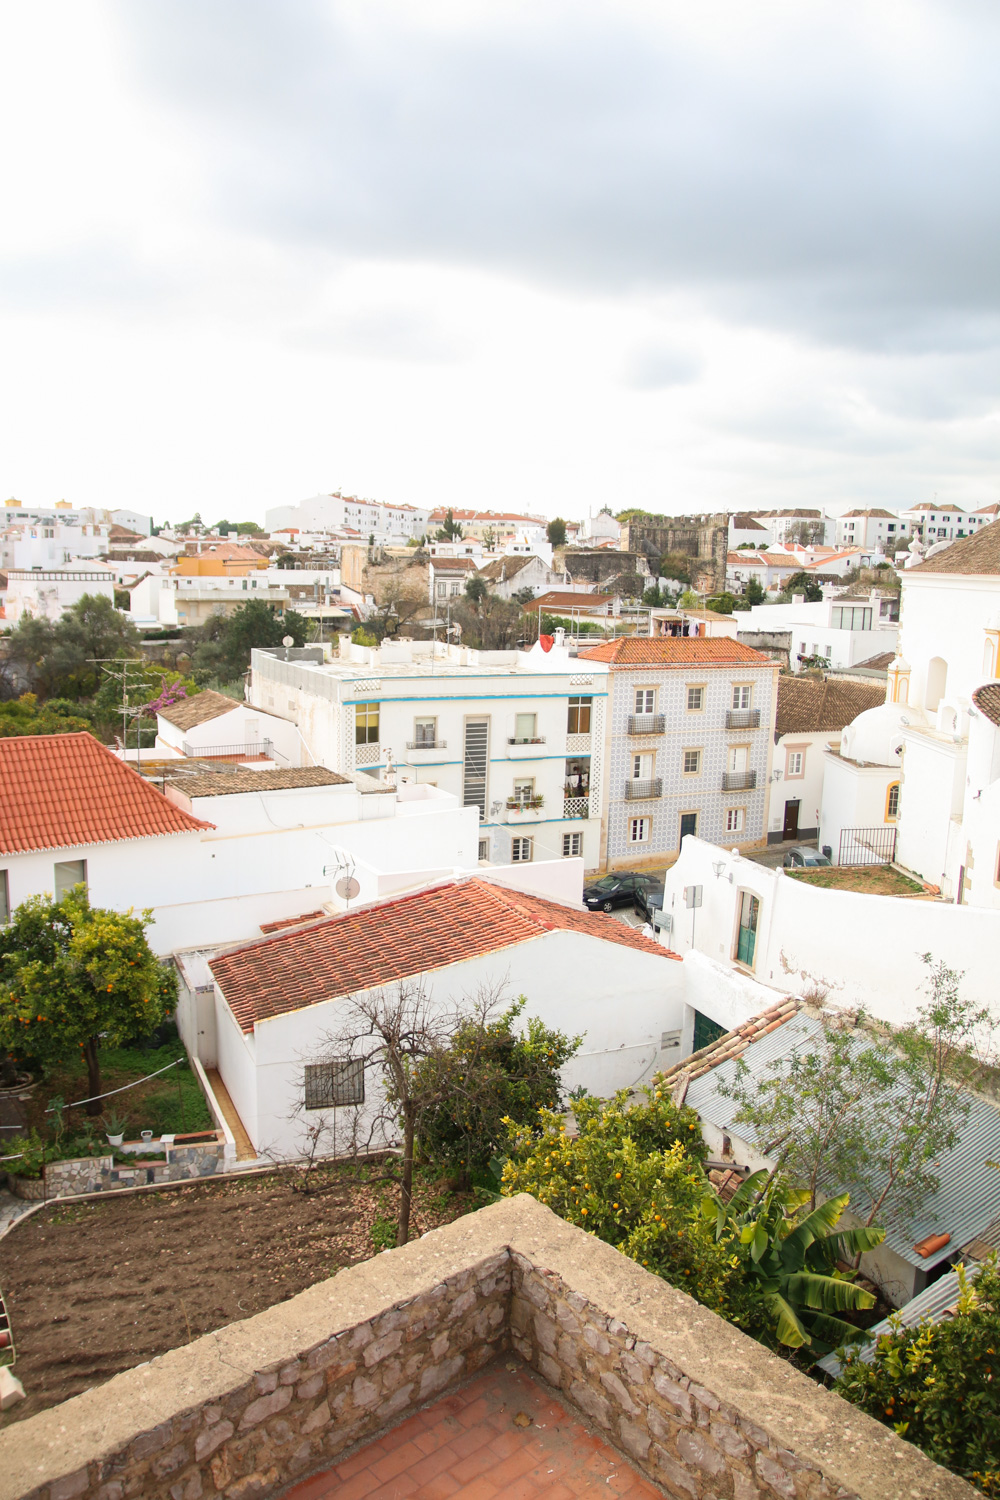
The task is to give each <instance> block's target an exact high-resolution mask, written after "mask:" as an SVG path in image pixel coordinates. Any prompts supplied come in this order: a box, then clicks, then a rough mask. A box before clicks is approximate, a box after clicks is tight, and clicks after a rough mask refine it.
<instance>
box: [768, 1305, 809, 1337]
mask: <svg viewBox="0 0 1000 1500" xmlns="http://www.w3.org/2000/svg"><path fill="white" fill-rule="evenodd" d="M764 1301H765V1302H766V1303H767V1306H768V1307H769V1309H770V1311H771V1312H772V1313H773V1315H774V1319H775V1322H776V1324H777V1327H776V1329H775V1332H776V1333H777V1336H778V1342H779V1344H784V1345H785V1346H786V1347H787V1348H789V1349H801V1348H802V1345H803V1344H808V1343H809V1335H808V1333H807V1332H806V1330H805V1329H804V1328H803V1326H802V1324H801V1323H800V1322H799V1320H798V1318H797V1317H796V1315H795V1310H794V1308H791V1307H789V1305H788V1303H787V1302H786V1301H785V1299H784V1297H782V1295H781V1293H780V1292H765V1294H764Z"/></svg>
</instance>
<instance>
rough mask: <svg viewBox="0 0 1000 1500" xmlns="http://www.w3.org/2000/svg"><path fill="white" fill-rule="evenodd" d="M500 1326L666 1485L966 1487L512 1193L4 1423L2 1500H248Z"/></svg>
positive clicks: (922, 1491)
mask: <svg viewBox="0 0 1000 1500" xmlns="http://www.w3.org/2000/svg"><path fill="white" fill-rule="evenodd" d="M510 1341H512V1342H513V1345H514V1347H515V1348H516V1349H517V1350H518V1351H519V1352H520V1353H521V1354H522V1355H523V1357H524V1358H525V1359H526V1360H527V1361H528V1362H529V1363H530V1364H531V1365H532V1366H533V1367H534V1368H535V1369H536V1370H537V1371H538V1372H539V1374H540V1375H542V1376H543V1377H544V1378H545V1379H546V1380H549V1381H550V1382H551V1383H552V1384H553V1385H556V1386H558V1387H559V1388H560V1389H561V1390H562V1391H564V1392H565V1393H566V1395H567V1397H568V1399H569V1400H570V1401H573V1402H576V1404H577V1405H578V1406H580V1407H581V1408H582V1409H583V1411H584V1412H585V1413H586V1414H587V1415H588V1416H589V1417H590V1419H591V1420H592V1421H593V1422H594V1423H595V1424H596V1425H597V1426H598V1427H600V1428H601V1429H602V1430H603V1431H604V1432H606V1433H607V1434H608V1435H609V1436H610V1437H611V1438H612V1440H613V1441H615V1442H617V1443H618V1444H620V1445H621V1446H622V1447H623V1448H624V1449H625V1450H626V1451H627V1452H628V1453H629V1454H630V1455H631V1457H632V1458H633V1459H634V1460H635V1461H636V1463H637V1464H638V1465H639V1467H640V1468H642V1469H643V1470H644V1471H645V1472H646V1473H648V1474H649V1475H651V1476H652V1477H654V1478H656V1479H657V1480H658V1482H659V1483H660V1484H662V1485H663V1486H664V1487H665V1488H666V1490H667V1491H668V1493H669V1494H671V1495H674V1496H677V1497H679V1500H759V1497H761V1500H762V1497H767V1500H828V1497H836V1500H854V1497H857V1500H892V1497H895V1496H902V1497H906V1500H910V1497H914V1496H915V1497H918V1500H963V1497H964V1500H974V1496H975V1491H973V1490H972V1489H971V1488H970V1487H969V1486H968V1485H966V1484H965V1483H964V1482H963V1481H962V1480H960V1479H956V1478H955V1477H954V1476H952V1475H950V1474H948V1473H947V1472H946V1471H945V1470H943V1469H941V1468H938V1466H937V1465H935V1464H932V1463H931V1462H930V1461H929V1460H928V1459H926V1458H924V1457H923V1455H922V1454H921V1453H919V1452H918V1451H917V1450H916V1449H915V1448H913V1447H911V1446H910V1445H909V1444H907V1443H905V1442H903V1441H901V1440H900V1439H898V1438H896V1437H895V1436H894V1434H893V1433H891V1432H890V1431H888V1429H886V1428H883V1427H881V1426H879V1425H878V1424H877V1423H876V1422H873V1421H872V1420H871V1419H870V1418H869V1417H867V1416H865V1415H864V1414H863V1413H861V1412H859V1411H857V1410H855V1409H854V1408H853V1407H850V1406H848V1405H847V1404H846V1403H845V1402H843V1401H842V1400H841V1399H840V1398H839V1397H837V1396H834V1395H831V1394H830V1393H829V1392H827V1391H824V1390H822V1389H820V1388H819V1387H818V1386H816V1385H815V1384H814V1383H813V1382H812V1381H810V1380H808V1379H807V1378H806V1377H805V1376H804V1375H802V1374H800V1373H799V1372H798V1371H796V1370H793V1369H792V1368H791V1367H790V1366H789V1365H788V1364H787V1363H786V1362H785V1361H784V1360H781V1359H778V1358H776V1357H775V1356H774V1355H772V1354H770V1353H769V1352H768V1351H767V1350H766V1349H763V1348H762V1347H761V1346H760V1345H758V1344H755V1343H754V1342H753V1341H752V1340H750V1339H748V1338H747V1337H746V1336H745V1335H744V1334H741V1333H740V1332H739V1330H737V1329H735V1328H733V1327H731V1326H730V1325H729V1324H727V1323H724V1322H723V1321H722V1320H721V1319H719V1318H717V1317H715V1315H714V1314H712V1313H709V1312H707V1311H706V1310H705V1309H704V1308H700V1307H698V1306H697V1305H696V1304H695V1303H693V1302H692V1301H691V1299H690V1298H688V1297H686V1296H684V1295H683V1293H681V1292H677V1291H675V1290H674V1289H673V1288H671V1287H669V1286H667V1285H666V1284H665V1283H664V1282H662V1281H660V1280H659V1279H658V1278H657V1277H655V1276H652V1275H651V1274H650V1273H649V1272H647V1271H644V1270H643V1269H642V1268H641V1267H640V1266H637V1265H635V1264H634V1263H633V1262H632V1261H629V1260H626V1259H625V1258H624V1257H622V1256H621V1255H619V1254H618V1252H617V1251H616V1250H613V1249H611V1247H610V1246H608V1245H604V1244H601V1243H600V1242H599V1241H597V1240H595V1239H593V1238H591V1237H590V1236H589V1235H586V1234H584V1233H583V1232H582V1231H581V1230H579V1229H576V1228H574V1227H573V1226H571V1225H568V1224H565V1223H564V1222H563V1221H562V1220H560V1219H557V1218H556V1217H555V1215H554V1214H552V1213H550V1212H549V1210H548V1209H546V1208H543V1207H542V1206H541V1205H540V1204H538V1203H536V1202H535V1201H534V1199H531V1198H528V1197H523V1196H522V1197H519V1198H515V1199H512V1200H509V1201H506V1202H503V1203H499V1204H496V1205H494V1206H491V1207H490V1208H486V1209H482V1210H480V1212H479V1213H477V1214H472V1215H469V1216H468V1217H467V1218H464V1219H460V1220H458V1221H457V1222H456V1223H454V1224H450V1225H448V1226H446V1227H445V1228H443V1229H439V1230H435V1231H434V1232H433V1233H432V1234H429V1235H426V1236H425V1237H424V1238H423V1239H422V1240H418V1241H416V1242H415V1243H414V1244H412V1245H408V1246H406V1247H405V1248H403V1249H401V1250H394V1251H391V1252H390V1253H388V1254H383V1255H379V1256H376V1257H375V1258H374V1259H373V1260H371V1261H368V1262H366V1263H365V1264H363V1265H360V1266H355V1267H352V1268H351V1269H349V1270H345V1271H341V1272H340V1273H339V1274H338V1275H337V1276H336V1277H334V1278H333V1279H331V1280H330V1281H326V1282H321V1283H319V1284H318V1285H317V1286H315V1287H311V1288H310V1289H309V1290H308V1291H305V1292H302V1293H301V1294H300V1295H299V1296H297V1297H294V1298H292V1299H291V1300H290V1301H288V1302H286V1303H282V1304H281V1305H279V1306H277V1307H273V1308H270V1309H269V1310H268V1311H267V1312H264V1313H260V1314H258V1315H257V1316H256V1317H253V1318H247V1319H246V1320H244V1321H243V1322H241V1323H234V1324H231V1325H230V1326H228V1327H227V1328H223V1329H220V1330H219V1331H218V1332H217V1333H214V1334H209V1335H206V1336H205V1337H203V1338H200V1339H197V1340H195V1341H194V1342H193V1343H191V1344H188V1345H187V1346H185V1347H183V1348H181V1349H175V1350H173V1351H171V1352H170V1353H169V1354H166V1355H163V1356H162V1357H161V1358H159V1359H155V1360H153V1361H151V1362H150V1363H149V1364H146V1365H142V1366H139V1367H138V1368H136V1369H134V1370H129V1371H127V1372H126V1373H125V1374H123V1375H119V1376H117V1377H115V1379H113V1380H111V1381H109V1382H107V1384H105V1385H103V1386H98V1387H95V1388H94V1389H92V1390H90V1391H86V1392H85V1393H84V1394H83V1395H81V1396H77V1397H74V1398H73V1400H71V1401H67V1402H65V1403H64V1404H63V1405H62V1406H59V1407H56V1408H54V1409H53V1410H51V1411H48V1412H42V1413H41V1414H40V1415H38V1416H36V1417H33V1418H31V1419H29V1420H28V1421H24V1422H19V1423H16V1424H15V1425H13V1426H9V1427H6V1428H4V1429H3V1430H2V1431H0V1500H25V1497H31V1500H220V1497H224V1500H262V1497H265V1496H268V1495H271V1494H275V1493H278V1492H280V1491H281V1490H282V1489H284V1488H286V1487H287V1486H288V1485H289V1484H290V1483H292V1482H293V1481H295V1480H296V1479H299V1478H301V1477H304V1476H305V1475H306V1474H308V1473H310V1472H311V1471H313V1470H316V1469H323V1468H326V1467H329V1465H330V1462H331V1460H332V1459H333V1458H334V1457H335V1456H336V1455H338V1454H340V1453H342V1452H343V1450H344V1449H345V1448H347V1447H349V1446H350V1445H352V1444H354V1443H356V1442H358V1441H359V1440H362V1439H366V1438H368V1437H371V1436H374V1434H375V1433H376V1432H377V1431H379V1430H380V1429H381V1428H383V1427H384V1426H386V1425H391V1424H392V1423H393V1422H395V1421H397V1420H399V1419H400V1418H401V1417H402V1416H403V1415H404V1414H405V1413H406V1412H407V1411H409V1410H412V1409H413V1408H414V1407H417V1406H419V1405H421V1404H422V1403H424V1402H426V1401H428V1400H430V1399H433V1398H435V1397H437V1396H438V1395H439V1394H440V1393H441V1392H442V1391H443V1390H444V1389H445V1388H446V1387H447V1386H449V1385H452V1384H454V1383H456V1382H457V1381H460V1380H462V1379H464V1378H465V1377H466V1376H467V1375H471V1374H472V1373H473V1372H474V1371H475V1370H477V1369H479V1368H481V1367H482V1365H484V1364H485V1363H486V1362H487V1361H488V1360H489V1359H490V1358H491V1356H492V1355H493V1354H494V1353H496V1352H498V1351H499V1350H500V1349H503V1348H506V1347H508V1343H509V1342H510Z"/></svg>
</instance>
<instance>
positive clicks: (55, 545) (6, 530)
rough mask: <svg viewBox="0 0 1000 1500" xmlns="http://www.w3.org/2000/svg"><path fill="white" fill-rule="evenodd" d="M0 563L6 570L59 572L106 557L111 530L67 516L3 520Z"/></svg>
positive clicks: (8, 513) (7, 514)
mask: <svg viewBox="0 0 1000 1500" xmlns="http://www.w3.org/2000/svg"><path fill="white" fill-rule="evenodd" d="M0 524H2V525H3V534H2V540H0V562H2V566H4V567H6V568H23V569H25V570H28V569H31V568H60V567H62V565H63V564H64V563H69V562H73V561H74V560H76V559H77V558H80V559H89V558H100V557H106V556H107V553H108V547H109V545H110V544H109V540H108V533H109V529H110V528H109V527H108V526H107V525H96V524H95V525H92V524H90V523H88V522H84V521H81V520H80V518H79V516H75V515H67V514H66V512H62V513H61V514H58V515H54V516H41V517H32V518H30V519H24V518H17V519H15V518H14V517H13V516H12V514H11V512H9V511H7V512H5V513H4V515H3V517H2V521H0Z"/></svg>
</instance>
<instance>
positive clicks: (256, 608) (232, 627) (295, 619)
mask: <svg viewBox="0 0 1000 1500" xmlns="http://www.w3.org/2000/svg"><path fill="white" fill-rule="evenodd" d="M198 635H199V637H200V642H201V644H200V645H198V646H197V648H196V649H195V652H194V657H193V665H194V668H195V669H196V671H197V672H199V673H201V674H205V673H209V672H212V673H215V674H216V675H218V676H220V677H221V676H224V677H228V678H232V677H235V676H237V675H238V674H239V673H241V672H245V671H246V669H247V667H248V666H249V665H250V653H251V651H252V650H253V649H254V648H255V647H257V648H260V647H263V646H280V645H281V644H282V641H283V640H284V638H285V636H286V635H290V636H291V637H292V640H293V641H294V643H295V645H296V646H304V645H305V643H306V641H307V640H308V638H309V621H308V620H307V619H306V618H305V616H304V615H300V614H299V613H298V612H297V611H296V610H294V609H286V610H285V612H284V614H283V615H282V616H280V617H279V615H278V614H277V611H276V609H275V606H274V605H273V604H268V603H267V601H266V600H264V599H248V600H247V601H246V603H245V604H241V605H240V607H239V609H237V610H234V611H233V613H232V614H231V615H229V616H223V615H216V616H214V617H213V618H212V619H211V620H208V621H207V622H206V623H205V624H204V625H202V626H200V627H199V630H198Z"/></svg>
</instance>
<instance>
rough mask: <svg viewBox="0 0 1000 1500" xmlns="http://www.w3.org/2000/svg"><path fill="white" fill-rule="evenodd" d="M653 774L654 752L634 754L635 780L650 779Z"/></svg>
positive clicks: (633, 772) (633, 768) (633, 773)
mask: <svg viewBox="0 0 1000 1500" xmlns="http://www.w3.org/2000/svg"><path fill="white" fill-rule="evenodd" d="M652 774H653V757H652V754H651V753H649V754H643V755H633V757H632V778H633V780H634V781H648V780H649V778H650V777H651V776H652Z"/></svg>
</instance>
